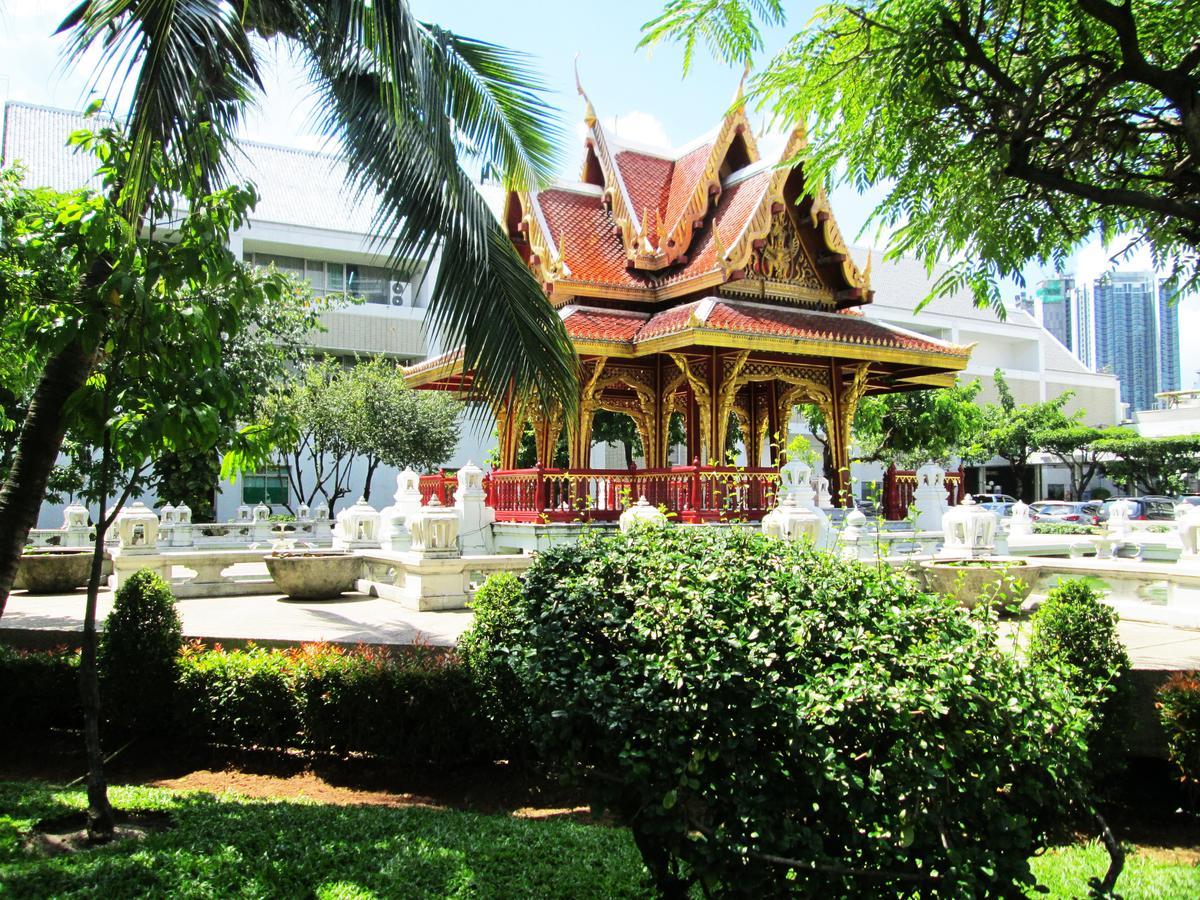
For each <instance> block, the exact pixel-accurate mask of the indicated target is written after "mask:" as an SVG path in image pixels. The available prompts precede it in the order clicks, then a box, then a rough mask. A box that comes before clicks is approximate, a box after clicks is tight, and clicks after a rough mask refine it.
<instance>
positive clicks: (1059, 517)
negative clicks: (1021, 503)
mask: <svg viewBox="0 0 1200 900" xmlns="http://www.w3.org/2000/svg"><path fill="white" fill-rule="evenodd" d="M1099 513H1100V504H1099V503H1092V502H1088V501H1071V500H1042V501H1040V502H1038V503H1034V504H1032V505H1031V506H1030V507H1029V515H1030V518H1031V519H1033V521H1035V522H1069V523H1071V524H1073V525H1093V524H1095V519H1096V516H1097V515H1098V514H1099Z"/></svg>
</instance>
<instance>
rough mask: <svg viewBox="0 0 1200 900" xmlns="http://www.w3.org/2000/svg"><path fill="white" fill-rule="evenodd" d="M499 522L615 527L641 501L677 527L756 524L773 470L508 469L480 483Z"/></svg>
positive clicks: (770, 491) (771, 495) (775, 480)
mask: <svg viewBox="0 0 1200 900" xmlns="http://www.w3.org/2000/svg"><path fill="white" fill-rule="evenodd" d="M486 483H487V494H488V498H487V503H488V506H491V507H492V508H493V509H495V510H496V520H497V521H499V522H586V521H595V522H613V521H616V520H617V519H618V518H619V517H620V515H621V512H622V511H623V510H625V509H627V508H629V507H630V506H631V505H633V504H634V503H636V502H637V501H638V500H639V499H640V498H642V497H645V498H646V500H647V502H649V503H650V504H651V505H652V506H658V507H662V508H664V509H665V510H666V511H667V513H668V514H671V515H673V516H675V517H676V520H677V521H680V522H705V521H716V520H726V519H745V520H748V521H758V520H759V519H761V518H762V517H763V515H764V514H765V513H766V512H767V511H769V510H770V509H771V508H772V507H774V505H775V494H776V492H777V490H778V487H779V470H778V469H774V468H737V467H734V466H701V465H699V464H694V465H690V466H673V467H671V468H669V469H580V470H575V471H571V470H567V469H544V468H541V467H537V468H533V469H507V470H501V471H497V472H493V473H492V474H491V475H489V476H488V478H487V479H486Z"/></svg>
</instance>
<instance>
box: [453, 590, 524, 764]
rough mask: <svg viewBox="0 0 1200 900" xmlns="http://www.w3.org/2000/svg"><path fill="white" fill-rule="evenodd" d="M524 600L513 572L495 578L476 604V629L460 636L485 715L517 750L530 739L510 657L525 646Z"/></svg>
mask: <svg viewBox="0 0 1200 900" xmlns="http://www.w3.org/2000/svg"><path fill="white" fill-rule="evenodd" d="M523 599H524V598H523V594H522V587H521V579H520V578H518V577H517V576H516V575H514V574H513V573H512V572H497V573H495V574H493V575H489V576H488V579H487V580H486V581H485V582H484V583H483V584H482V585H481V586H480V588H479V590H478V591H476V592H475V598H474V599H473V600H472V601H471V611H472V612H473V613H474V616H473V617H472V620H471V627H470V628H468V629H467V630H466V631H465V632H463V634H462V635H460V636H459V639H458V644H457V646H456V652H457V653H458V656H459V658H460V659H461V660H462V662H463V665H464V666H465V667H466V670H467V672H468V673H469V674H470V676H471V679H472V681H473V682H474V684H475V686H476V689H477V690H478V691H479V700H480V703H481V711H482V713H483V714H484V715H485V716H487V718H488V719H489V720H491V721H492V722H493V723H494V725H495V727H496V728H497V729H498V730H499V731H500V733H501V734H503V735H504V737H505V743H506V745H507V746H508V747H511V748H514V749H517V748H518V746H519V745H520V744H521V743H522V742H523V741H524V740H527V734H526V732H525V728H524V725H525V722H524V711H525V708H526V706H527V700H526V697H525V691H524V688H523V687H522V685H521V680H520V679H519V678H518V677H517V675H516V673H515V672H514V671H513V667H512V661H511V658H510V655H511V654H512V653H513V652H514V649H515V648H516V647H518V646H520V644H521V633H520V626H521V617H520V614H519V612H518V609H519V607H520V605H521V603H522V602H523Z"/></svg>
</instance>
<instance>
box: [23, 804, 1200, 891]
mask: <svg viewBox="0 0 1200 900" xmlns="http://www.w3.org/2000/svg"><path fill="white" fill-rule="evenodd" d="M112 794H113V800H114V802H115V803H117V804H118V806H120V807H121V808H122V809H136V810H149V811H158V812H162V813H166V814H168V815H170V817H171V821H172V827H171V828H169V829H167V830H166V831H163V832H153V831H152V832H150V833H149V834H148V835H146V837H145V838H144V839H143V840H137V841H118V842H115V843H114V844H112V845H110V846H109V847H106V848H105V849H104V850H103V852H99V853H68V854H61V855H55V856H46V855H43V854H38V853H32V852H29V851H28V850H26V849H25V848H24V846H23V843H22V842H23V841H24V840H25V836H26V835H27V834H28V832H29V830H30V829H31V828H32V827H33V826H34V825H35V823H37V822H38V821H40V820H43V819H55V818H58V817H60V816H62V815H64V814H68V813H71V812H78V811H79V810H81V809H83V807H84V806H85V805H86V803H87V798H86V795H85V793H84V791H83V789H82V788H76V789H67V790H63V789H60V788H58V787H56V786H54V785H50V784H47V783H45V782H33V783H20V782H2V783H0V883H2V884H4V886H5V888H6V889H7V891H8V892H9V893H11V894H12V895H14V896H18V897H64V896H70V897H79V898H88V900H123V898H126V897H143V896H146V895H148V894H149V895H153V896H163V897H167V896H184V895H197V894H198V895H202V896H212V897H233V896H244V895H246V894H248V893H255V894H256V895H260V896H272V897H283V896H289V897H290V896H299V895H302V896H311V897H316V898H318V900H334V898H338V900H349V898H359V897H363V898H365V897H462V896H465V895H470V896H481V897H547V898H551V897H571V898H580V900H591V898H595V900H609V898H626V897H629V898H632V897H639V898H644V897H647V896H648V895H650V891H648V890H647V888H646V885H645V869H644V868H643V866H642V864H641V860H640V859H639V858H638V852H637V848H636V847H635V846H634V843H633V841H632V840H631V839H630V836H629V832H628V831H627V830H626V829H623V828H611V827H607V826H603V825H589V824H581V823H578V822H575V821H572V819H571V818H570V817H567V816H551V817H548V818H546V819H545V820H541V821H534V820H531V819H527V818H524V817H522V816H514V815H481V814H479V813H476V812H468V811H463V810H458V809H444V808H429V807H424V806H408V807H399V808H395V807H384V806H375V805H361V806H340V805H332V804H323V803H309V802H288V801H282V802H281V801H274V802H271V801H262V800H250V799H246V798H242V797H237V796H236V795H229V794H226V795H223V796H220V797H214V796H212V795H209V794H197V793H191V792H175V791H169V790H165V789H163V788H151V787H114V788H113V790H112ZM1030 864H1031V866H1032V867H1033V870H1034V872H1035V874H1036V875H1037V876H1038V879H1039V880H1040V881H1042V882H1044V883H1045V884H1046V885H1047V886H1048V887H1049V889H1050V893H1049V895H1048V896H1049V897H1052V898H1063V900H1067V898H1075V897H1084V896H1087V894H1088V888H1087V882H1088V879H1089V878H1092V877H1094V876H1095V875H1096V874H1097V873H1098V872H1103V871H1104V869H1105V867H1106V866H1107V865H1108V858H1107V856H1106V854H1105V852H1104V850H1103V848H1101V847H1099V846H1097V845H1095V844H1084V845H1077V846H1067V847H1062V848H1055V849H1052V850H1051V851H1050V852H1048V853H1046V854H1045V855H1043V856H1040V857H1038V858H1036V859H1034V860H1031V863H1030ZM131 873H134V874H135V875H136V877H133V876H132V875H131ZM1119 889H1120V894H1121V896H1122V897H1124V898H1125V900H1161V898H1164V897H1194V896H1196V895H1197V894H1200V869H1197V867H1196V866H1195V865H1193V864H1192V863H1191V862H1189V861H1188V860H1187V859H1186V858H1184V857H1182V856H1176V855H1168V854H1164V853H1162V852H1161V851H1158V852H1156V851H1155V850H1150V851H1149V852H1146V851H1142V850H1140V849H1138V848H1131V849H1130V850H1129V851H1128V856H1127V857H1126V867H1125V874H1124V875H1122V877H1121V881H1120V883H1119Z"/></svg>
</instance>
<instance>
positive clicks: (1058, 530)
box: [1033, 522, 1100, 534]
mask: <svg viewBox="0 0 1200 900" xmlns="http://www.w3.org/2000/svg"><path fill="white" fill-rule="evenodd" d="M1033 533H1034V534H1099V533H1100V529H1099V528H1094V527H1092V526H1091V525H1078V524H1076V523H1075V522H1034V523H1033Z"/></svg>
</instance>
